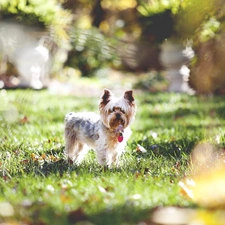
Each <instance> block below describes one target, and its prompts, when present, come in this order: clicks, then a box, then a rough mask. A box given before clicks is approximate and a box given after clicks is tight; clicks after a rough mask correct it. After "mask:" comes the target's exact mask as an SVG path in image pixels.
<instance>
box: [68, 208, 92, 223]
mask: <svg viewBox="0 0 225 225" xmlns="http://www.w3.org/2000/svg"><path fill="white" fill-rule="evenodd" d="M87 219H88V217H87V215H86V214H85V213H84V211H83V209H82V208H78V209H77V210H74V211H71V212H69V214H68V220H69V222H70V223H76V222H78V221H84V220H87Z"/></svg>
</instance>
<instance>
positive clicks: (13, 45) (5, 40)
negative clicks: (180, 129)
mask: <svg viewBox="0 0 225 225" xmlns="http://www.w3.org/2000/svg"><path fill="white" fill-rule="evenodd" d="M224 18H225V4H224V0H204V1H203V0H123V1H121V0H65V1H64V0H48V1H46V0H1V2H0V88H1V89H16V88H32V89H43V88H49V89H50V90H52V91H53V92H61V93H72V92H74V91H75V90H78V92H79V91H80V90H83V89H82V88H83V86H82V85H81V86H80V83H82V82H83V80H85V82H87V80H88V79H89V78H90V79H91V84H93V82H96V86H98V85H100V86H115V85H120V83H121V82H122V83H123V85H125V86H126V87H127V88H131V87H132V88H140V89H142V90H145V91H149V92H158V91H170V92H186V93H189V94H224V93H225V75H224V71H225V63H224V62H223V61H224V58H225V41H224V40H225V39H224V36H225V21H224ZM87 78H88V79H87ZM99 82H100V84H99ZM93 88H94V85H92V89H93Z"/></svg>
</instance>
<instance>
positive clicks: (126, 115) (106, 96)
mask: <svg viewBox="0 0 225 225" xmlns="http://www.w3.org/2000/svg"><path fill="white" fill-rule="evenodd" d="M99 111H100V115H98V114H95V113H93V112H84V113H74V112H71V113H68V114H67V115H66V116H65V153H66V155H67V157H68V158H69V159H71V160H73V161H74V162H75V163H76V164H80V163H81V162H82V160H83V158H84V156H85V154H86V153H87V151H88V150H89V148H93V149H94V150H95V152H96V157H97V160H98V162H99V164H100V165H102V166H104V165H107V166H108V167H111V165H116V166H118V165H119V159H120V156H121V154H122V152H123V151H124V148H125V146H126V143H127V140H128V138H129V137H130V135H131V130H130V127H129V126H130V124H131V122H132V121H133V120H134V117H135V113H136V104H135V100H134V97H133V91H132V90H129V91H126V92H125V93H124V95H123V96H121V97H120V98H115V97H114V96H113V94H112V92H111V91H110V90H107V89H104V93H103V95H102V96H101V98H100V102H99Z"/></svg>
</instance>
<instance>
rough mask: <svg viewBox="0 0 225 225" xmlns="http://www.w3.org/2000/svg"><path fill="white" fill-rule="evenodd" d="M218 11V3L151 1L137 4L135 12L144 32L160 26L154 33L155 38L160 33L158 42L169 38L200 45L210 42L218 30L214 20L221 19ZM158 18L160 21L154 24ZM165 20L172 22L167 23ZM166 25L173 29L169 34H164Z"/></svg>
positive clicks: (208, 1)
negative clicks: (195, 42)
mask: <svg viewBox="0 0 225 225" xmlns="http://www.w3.org/2000/svg"><path fill="white" fill-rule="evenodd" d="M217 7H218V0H214V1H210V0H207V1H204V2H202V1H201V0H197V1H194V0H191V1H190V0H184V1H180V0H173V1H169V0H160V1H158V0H156V1H155V0H153V1H151V2H150V3H145V2H142V1H140V4H139V6H138V7H137V9H138V11H139V13H140V14H141V21H143V22H144V24H143V25H144V26H148V28H146V29H149V30H151V29H154V26H157V25H158V26H159V27H158V30H156V31H157V35H159V34H160V33H161V34H162V35H163V37H161V38H159V40H158V41H162V40H164V39H165V38H169V37H171V36H172V37H176V38H181V39H183V40H185V39H186V38H188V39H194V40H195V41H196V39H197V41H200V42H203V41H206V40H208V39H209V38H213V37H214V36H215V33H216V32H218V30H219V28H220V22H219V21H218V18H217V17H218V16H219V17H221V10H220V11H219V10H218V9H217ZM167 14H169V15H167ZM157 15H158V17H160V18H159V19H158V20H155V21H154V19H155V17H156V16H157ZM166 15H167V16H166ZM142 17H143V18H142ZM168 20H171V21H170V23H169V22H168ZM160 21H161V23H160ZM154 23H155V24H154ZM163 24H167V25H163ZM184 24H185V26H184ZM168 25H170V26H172V28H170V33H169V32H167V33H166V32H165V30H164V29H168V28H167V27H168ZM144 26H143V27H144ZM155 33H156V32H155ZM157 35H156V36H157Z"/></svg>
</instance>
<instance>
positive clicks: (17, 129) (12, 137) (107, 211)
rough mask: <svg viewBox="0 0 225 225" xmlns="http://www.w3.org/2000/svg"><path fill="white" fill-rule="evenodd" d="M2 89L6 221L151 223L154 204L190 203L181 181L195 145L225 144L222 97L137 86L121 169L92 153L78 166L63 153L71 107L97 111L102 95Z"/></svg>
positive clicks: (0, 157) (1, 205) (0, 156)
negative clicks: (65, 124)
mask: <svg viewBox="0 0 225 225" xmlns="http://www.w3.org/2000/svg"><path fill="white" fill-rule="evenodd" d="M0 95H1V96H0V97H1V101H2V103H1V106H0V107H1V108H0V121H1V125H0V134H1V136H0V150H1V153H0V190H1V191H0V209H1V210H0V222H2V223H3V222H4V223H13V224H17V223H27V224H75V223H79V222H80V223H81V224H83V223H84V224H109V225H110V224H114V225H115V224H137V223H140V222H142V221H144V223H146V224H151V223H150V221H149V219H148V218H149V216H150V215H151V213H152V209H154V207H156V206H165V205H178V206H189V207H191V206H192V205H193V203H192V201H188V200H186V199H185V198H183V197H182V196H181V195H180V188H179V186H178V182H179V181H180V180H181V179H182V178H183V177H184V176H186V175H188V174H189V169H188V165H189V153H190V152H191V150H192V149H193V148H194V146H195V145H196V144H197V143H199V142H202V141H210V142H212V143H214V144H216V143H217V145H218V143H219V146H220V147H224V146H225V141H224V140H225V139H224V125H225V114H224V112H225V111H224V109H225V103H224V99H223V97H201V98H198V97H195V96H187V95H182V94H172V93H159V94H149V93H148V92H144V93H139V92H136V93H135V96H136V100H137V104H138V111H137V116H136V120H135V122H134V124H133V126H132V130H133V135H132V137H131V139H130V141H129V143H128V147H127V151H126V153H125V154H124V155H123V157H122V165H121V168H118V169H116V168H113V169H111V170H108V169H105V170H104V169H103V168H101V167H100V166H99V165H98V164H97V163H96V160H95V156H94V154H93V152H90V153H89V154H88V155H87V157H86V158H85V161H84V162H83V163H82V164H81V165H80V166H79V167H77V166H75V165H71V164H68V163H67V162H66V161H65V159H64V154H63V150H64V141H63V118H64V115H65V114H66V113H67V112H69V111H85V110H88V111H89V110H91V111H97V108H98V107H97V102H98V97H95V96H93V93H90V97H88V96H86V97H84V95H83V96H82V97H79V96H76V97H74V96H54V95H52V94H49V93H48V92H47V91H41V92H35V91H31V90H28V91H5V90H2V91H1V92H0ZM49 102H50V103H51V104H49ZM215 140H216V141H215ZM138 146H142V147H143V148H144V149H145V150H146V151H141V150H142V149H141V148H139V147H138ZM207 197H208V196H207ZM2 209H4V210H2ZM82 221H83V222H82Z"/></svg>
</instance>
